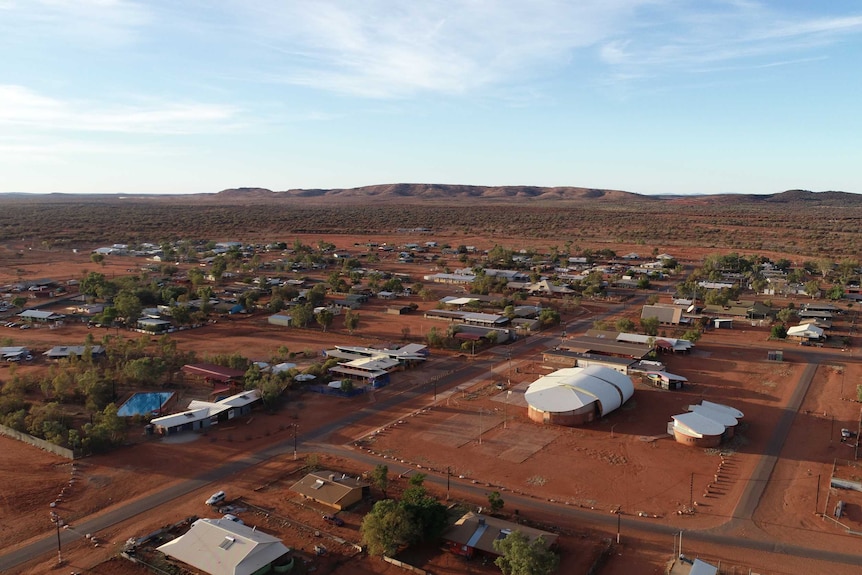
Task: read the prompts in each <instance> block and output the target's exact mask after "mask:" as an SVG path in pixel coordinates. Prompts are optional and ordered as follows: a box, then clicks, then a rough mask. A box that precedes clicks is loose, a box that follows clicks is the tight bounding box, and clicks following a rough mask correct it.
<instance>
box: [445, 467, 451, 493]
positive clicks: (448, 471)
mask: <svg viewBox="0 0 862 575" xmlns="http://www.w3.org/2000/svg"><path fill="white" fill-rule="evenodd" d="M451 476H452V469H451V468H450V467H449V466H448V465H447V466H446V501H449V478H450V477H451Z"/></svg>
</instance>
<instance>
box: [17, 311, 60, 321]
mask: <svg viewBox="0 0 862 575" xmlns="http://www.w3.org/2000/svg"><path fill="white" fill-rule="evenodd" d="M18 317H19V318H21V319H22V320H24V321H31V322H35V321H37V322H42V323H47V322H51V321H59V320H62V319H64V318H65V317H66V316H65V315H63V314H61V313H55V312H53V311H44V310H41V309H25V310H24V311H22V312H21V313H19V314H18Z"/></svg>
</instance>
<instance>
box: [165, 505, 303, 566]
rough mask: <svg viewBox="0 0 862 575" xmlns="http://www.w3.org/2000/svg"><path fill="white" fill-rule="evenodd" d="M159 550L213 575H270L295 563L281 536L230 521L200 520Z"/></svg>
mask: <svg viewBox="0 0 862 575" xmlns="http://www.w3.org/2000/svg"><path fill="white" fill-rule="evenodd" d="M158 550H159V551H161V552H162V553H164V554H165V555H167V556H168V557H171V558H173V559H176V560H178V561H182V562H183V563H185V564H187V565H190V566H192V567H194V568H195V569H197V570H199V571H202V572H204V573H208V574H210V575H255V574H257V573H269V572H270V570H271V568H272V566H273V564H276V565H279V564H287V563H289V562H291V561H292V560H293V559H292V557H291V556H290V555H289V553H290V549H288V548H287V547H285V545H284V544H283V543H282V542H281V540H280V539H278V538H277V537H273V536H272V535H269V534H267V533H264V532H263V531H260V530H259V529H257V527H249V526H247V525H242V524H240V523H238V522H236V521H231V520H230V519H198V520H197V521H195V522H194V523H192V526H191V528H190V529H189V530H188V531H187V532H186V533H185V534H183V535H182V536H180V537H177V538H176V539H174V540H173V541H169V542H167V543H165V544H164V545H162V546H160V547H158Z"/></svg>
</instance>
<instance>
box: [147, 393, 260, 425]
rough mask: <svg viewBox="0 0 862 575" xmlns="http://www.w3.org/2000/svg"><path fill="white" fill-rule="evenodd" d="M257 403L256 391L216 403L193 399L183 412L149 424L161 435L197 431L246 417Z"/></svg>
mask: <svg viewBox="0 0 862 575" xmlns="http://www.w3.org/2000/svg"><path fill="white" fill-rule="evenodd" d="M259 401H260V393H259V392H258V391H257V390H256V389H253V390H251V391H244V392H242V393H237V394H236V395H232V396H230V397H226V398H224V399H220V400H219V401H216V402H210V401H199V400H196V399H194V400H192V401H191V402H190V403H189V405H188V409H186V410H185V411H182V412H180V413H174V414H171V415H165V416H163V417H157V418H155V419H153V420H152V421H150V423H151V424H153V425H154V426H155V429H156V431H157V432H158V433H160V434H161V435H174V434H177V433H181V432H183V431H199V430H202V429H206V428H208V427H210V426H211V425H215V424H217V423H219V422H224V421H230V420H232V419H235V418H237V417H241V416H243V415H247V414H249V413H251V410H252V408H253V407H254V405H255V404H257V403H258V402H259Z"/></svg>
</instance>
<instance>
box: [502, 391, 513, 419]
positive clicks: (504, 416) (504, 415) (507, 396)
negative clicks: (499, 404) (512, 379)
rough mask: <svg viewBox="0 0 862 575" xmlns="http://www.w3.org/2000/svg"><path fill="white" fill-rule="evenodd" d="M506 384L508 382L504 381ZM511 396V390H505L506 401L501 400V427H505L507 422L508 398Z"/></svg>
mask: <svg viewBox="0 0 862 575" xmlns="http://www.w3.org/2000/svg"><path fill="white" fill-rule="evenodd" d="M506 383H507V384H508V382H506ZM510 397H512V391H511V390H508V391H506V401H504V402H503V429H507V425H508V422H509V398H510Z"/></svg>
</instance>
